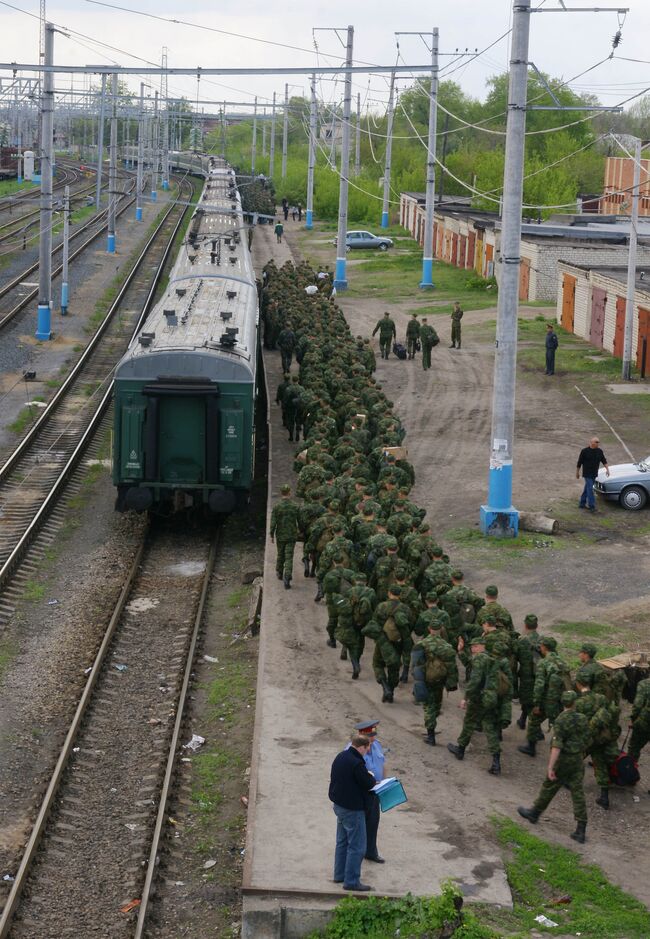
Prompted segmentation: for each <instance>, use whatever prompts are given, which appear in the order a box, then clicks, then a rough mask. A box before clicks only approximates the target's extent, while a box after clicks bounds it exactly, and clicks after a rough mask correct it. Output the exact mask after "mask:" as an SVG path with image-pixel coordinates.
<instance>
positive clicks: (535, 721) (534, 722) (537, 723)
mask: <svg viewBox="0 0 650 939" xmlns="http://www.w3.org/2000/svg"><path fill="white" fill-rule="evenodd" d="M540 710H541V712H542V713H541V714H534V713H533V711H532V710H531V712H530V714H529V715H528V729H527V731H526V739H527V740H528V741H529V742H530V743H535V742H536V741H537V740H543V739H544V736H543V734H542V724H543V723H544V721H545V720H546V718H548V722H549V725H550V724H552V723H553V721H554V720H555V718H556V717H557V713H556V712H552V713H550V714H547V713H546V711H545V710H544V708H540Z"/></svg>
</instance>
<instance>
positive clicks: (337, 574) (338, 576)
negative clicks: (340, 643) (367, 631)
mask: <svg viewBox="0 0 650 939" xmlns="http://www.w3.org/2000/svg"><path fill="white" fill-rule="evenodd" d="M344 561H345V556H344V555H343V553H342V552H341V553H340V554H335V555H334V559H333V565H332V567H331V568H330V569H329V571H328V572H327V574H325V576H324V578H323V593H324V595H325V603H326V604H327V635H328V639H327V645H328V646H329V647H330V648H331V649H336V627H337V621H338V615H339V609H338V608H339V603H340V600H341V599H342V597H345V596H346V595H347V594H348V593H349V591H350V590H351V589H352V584H353V582H354V574H355V572H354V571H353V570H350V568H347V567H344V566H343V564H344ZM341 658H342V659H346V658H347V652H346V650H345V646H344V647H343V649H342V650H341Z"/></svg>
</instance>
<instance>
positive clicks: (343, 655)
mask: <svg viewBox="0 0 650 939" xmlns="http://www.w3.org/2000/svg"><path fill="white" fill-rule="evenodd" d="M340 658H341V661H342V662H347V660H348V650H347V649H346V648H345V646H341V655H340Z"/></svg>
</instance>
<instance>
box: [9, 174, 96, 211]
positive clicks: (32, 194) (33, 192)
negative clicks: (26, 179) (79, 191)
mask: <svg viewBox="0 0 650 939" xmlns="http://www.w3.org/2000/svg"><path fill="white" fill-rule="evenodd" d="M57 166H58V167H59V169H60V172H59V173H57V175H56V176H55V178H54V182H53V185H52V191H56V190H57V189H61V188H62V187H63V186H73V185H74V183H75V182H77V180H79V178H80V176H81V170H80V169H79V167H78V166H76V165H74V164H73V165H67V164H66V163H63V162H59V163H58V164H57ZM88 169H89V171H90V172H94V170H93V168H92V167H88ZM40 197H41V190H40V187H39V186H35V187H34V188H33V189H19V190H18V192H12V193H11V195H9V196H4V197H3V198H2V199H0V212H5V211H9V212H12V211H13V209H14V208H15V207H16V206H19V205H22V204H24V203H27V202H31V201H32V200H33V199H40Z"/></svg>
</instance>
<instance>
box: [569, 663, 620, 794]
mask: <svg viewBox="0 0 650 939" xmlns="http://www.w3.org/2000/svg"><path fill="white" fill-rule="evenodd" d="M594 677H595V676H594V675H593V674H590V675H586V676H585V677H584V678H583V679H580V680H576V689H577V692H578V700H577V701H576V706H575V707H576V711H579V712H580V713H581V714H584V715H585V717H586V718H587V720H588V721H589V746H588V747H587V750H586V754H587V756H589V757H591V762H592V764H593V767H594V776H595V777H596V785H597V786H600V795H599V796H598V798H597V799H596V804H597V805H600V806H601V807H602V808H604V809H608V808H609V767H610V766H611V765H612V763H613V762H614V760H615V759H616V757H617V756H618V753H619V750H618V742H617V741H618V735H619V733H620V729H621V728H620V726H619V723H618V721H619V717H620V712H619V709H618V708H617V707H616V706H615V705H613V704H610V703H609V701H608V700H607V698H606V697H605V695H604V694H599V693H598V692H597V691H593V690H592V688H593V685H592V682H593V681H594Z"/></svg>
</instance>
